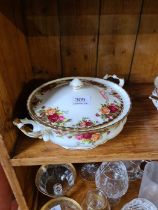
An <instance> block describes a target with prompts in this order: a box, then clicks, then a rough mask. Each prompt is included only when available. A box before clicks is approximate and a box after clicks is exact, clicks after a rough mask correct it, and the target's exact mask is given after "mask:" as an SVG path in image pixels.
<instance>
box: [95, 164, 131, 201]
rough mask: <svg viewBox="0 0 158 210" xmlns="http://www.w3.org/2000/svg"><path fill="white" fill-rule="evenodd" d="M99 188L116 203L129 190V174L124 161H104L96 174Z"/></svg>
mask: <svg viewBox="0 0 158 210" xmlns="http://www.w3.org/2000/svg"><path fill="white" fill-rule="evenodd" d="M95 183H96V186H97V188H98V189H100V190H101V191H103V192H104V194H105V195H106V196H107V197H108V199H109V202H110V204H112V205H115V204H116V203H118V201H119V200H120V198H121V197H122V196H123V195H124V194H125V193H126V192H127V190H128V183H129V181H128V174H127V170H126V167H125V165H124V163H123V162H122V161H114V162H103V163H102V164H101V165H100V167H99V168H98V170H97V172H96V176H95Z"/></svg>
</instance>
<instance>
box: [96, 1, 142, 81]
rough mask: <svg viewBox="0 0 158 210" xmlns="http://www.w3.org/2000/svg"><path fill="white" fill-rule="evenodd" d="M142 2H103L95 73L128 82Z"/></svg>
mask: <svg viewBox="0 0 158 210" xmlns="http://www.w3.org/2000/svg"><path fill="white" fill-rule="evenodd" d="M141 4H142V1H141V0H134V1H133V0H129V1H126V0H119V1H118V0H112V1H111V0H102V1H101V17H100V33H99V49H98V72H97V75H98V76H99V77H103V76H104V75H105V74H117V75H119V76H121V77H125V78H126V79H127V78H128V74H129V72H130V68H131V61H132V56H133V50H134V45H135V40H136V35H137V30H138V23H139V18H140V11H141Z"/></svg>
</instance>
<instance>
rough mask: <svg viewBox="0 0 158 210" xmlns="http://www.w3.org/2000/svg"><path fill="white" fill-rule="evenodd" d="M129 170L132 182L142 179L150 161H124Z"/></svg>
mask: <svg viewBox="0 0 158 210" xmlns="http://www.w3.org/2000/svg"><path fill="white" fill-rule="evenodd" d="M122 162H123V163H124V164H125V166H126V169H127V173H128V178H129V180H130V181H135V180H137V179H142V177H143V173H144V166H145V165H146V164H147V163H148V162H150V161H149V160H130V161H122Z"/></svg>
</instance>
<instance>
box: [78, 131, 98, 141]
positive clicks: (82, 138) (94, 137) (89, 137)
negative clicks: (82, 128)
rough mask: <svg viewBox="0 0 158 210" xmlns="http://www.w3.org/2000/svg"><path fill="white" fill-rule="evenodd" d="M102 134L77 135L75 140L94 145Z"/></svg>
mask: <svg viewBox="0 0 158 210" xmlns="http://www.w3.org/2000/svg"><path fill="white" fill-rule="evenodd" d="M100 137H101V134H100V133H95V132H88V133H83V134H79V135H76V136H75V138H76V139H77V140H79V141H83V142H85V143H86V142H87V143H93V142H96V141H98V140H99V139H100Z"/></svg>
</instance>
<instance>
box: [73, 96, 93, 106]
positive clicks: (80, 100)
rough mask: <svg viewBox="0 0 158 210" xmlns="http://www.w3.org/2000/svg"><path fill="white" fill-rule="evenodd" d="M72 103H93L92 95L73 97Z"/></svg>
mask: <svg viewBox="0 0 158 210" xmlns="http://www.w3.org/2000/svg"><path fill="white" fill-rule="evenodd" d="M72 103H73V104H84V105H87V104H90V103H91V97H90V96H83V97H78V96H74V97H73V98H72Z"/></svg>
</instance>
